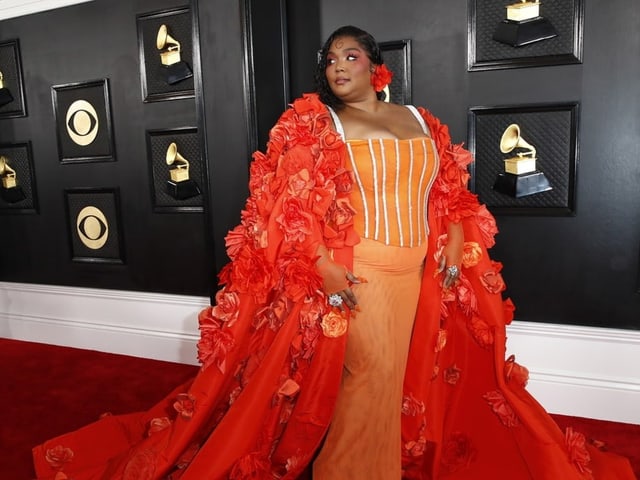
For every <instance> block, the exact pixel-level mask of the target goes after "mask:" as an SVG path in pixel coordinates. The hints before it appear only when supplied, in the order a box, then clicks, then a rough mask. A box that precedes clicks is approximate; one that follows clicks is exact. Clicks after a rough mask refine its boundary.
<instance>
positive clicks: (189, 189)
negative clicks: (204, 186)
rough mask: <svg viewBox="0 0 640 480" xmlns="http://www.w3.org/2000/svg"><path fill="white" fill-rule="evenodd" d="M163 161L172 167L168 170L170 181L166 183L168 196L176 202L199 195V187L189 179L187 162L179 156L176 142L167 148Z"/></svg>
mask: <svg viewBox="0 0 640 480" xmlns="http://www.w3.org/2000/svg"><path fill="white" fill-rule="evenodd" d="M165 161H166V163H167V165H173V167H174V168H172V169H170V170H169V177H170V180H168V181H167V193H168V194H169V195H171V196H172V197H173V198H175V199H176V200H185V199H187V198H191V197H195V196H196V195H200V187H198V184H197V183H196V182H194V181H193V180H191V179H190V178H189V160H187V159H186V158H184V157H183V156H182V155H180V152H178V145H177V144H176V142H171V144H170V145H169V147H168V148H167V153H166V156H165Z"/></svg>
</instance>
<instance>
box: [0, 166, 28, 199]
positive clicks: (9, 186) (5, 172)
mask: <svg viewBox="0 0 640 480" xmlns="http://www.w3.org/2000/svg"><path fill="white" fill-rule="evenodd" d="M0 177H1V178H2V188H1V189H0V196H1V197H2V199H3V200H4V201H5V202H7V203H16V202H20V201H22V200H24V199H25V198H27V195H26V194H25V193H24V190H23V189H22V187H21V186H20V185H18V177H17V174H16V171H15V170H14V169H13V168H11V166H10V165H9V159H8V158H7V157H5V156H4V155H0Z"/></svg>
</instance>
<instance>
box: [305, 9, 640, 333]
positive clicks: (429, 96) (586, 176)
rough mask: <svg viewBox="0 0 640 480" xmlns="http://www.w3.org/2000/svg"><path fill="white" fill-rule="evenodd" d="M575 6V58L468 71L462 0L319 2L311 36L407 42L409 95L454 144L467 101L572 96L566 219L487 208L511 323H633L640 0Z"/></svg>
mask: <svg viewBox="0 0 640 480" xmlns="http://www.w3.org/2000/svg"><path fill="white" fill-rule="evenodd" d="M584 3H585V15H584V45H583V47H584V56H583V63H582V64H579V65H561V66H553V67H536V68H519V69H509V70H496V71H480V72H468V71H467V2H466V1H465V0H455V1H451V0H430V1H429V2H424V1H420V0H398V1H397V2H395V3H394V4H393V6H391V5H390V4H389V3H388V2H384V1H381V0H367V1H365V0H352V1H349V2H343V1H341V0H320V5H321V16H320V19H321V34H322V37H323V38H324V37H326V36H328V35H329V34H330V33H331V32H332V31H333V30H334V29H335V28H337V27H339V26H341V25H344V24H354V25H357V26H360V27H361V28H364V29H365V30H368V31H370V32H371V33H372V34H373V35H374V36H375V37H376V39H377V40H378V41H391V40H399V39H411V40H412V57H413V58H412V66H413V79H412V80H413V84H412V85H413V103H415V104H418V105H423V106H426V107H427V108H429V109H430V110H431V111H432V112H433V113H435V114H436V115H438V116H439V117H440V118H441V119H442V120H443V121H444V122H445V123H447V124H449V126H450V128H451V133H452V137H453V139H454V141H456V142H462V141H466V140H467V112H468V109H469V108H471V107H476V106H497V105H521V104H535V103H549V102H552V103H555V102H566V101H577V102H579V103H580V119H579V138H578V141H579V163H578V170H577V172H578V173H577V196H576V200H577V202H576V203H577V204H576V214H575V216H572V217H549V216H513V215H498V216H497V221H498V227H499V229H500V234H499V235H498V236H497V245H496V246H495V247H494V248H493V249H492V255H493V257H494V258H496V259H497V260H500V261H501V262H503V263H504V270H503V275H504V277H505V280H506V281H507V284H508V285H509V291H508V294H509V295H510V296H511V297H512V298H513V300H514V302H515V304H516V307H517V311H516V319H518V320H526V321H536V322H551V323H562V324H581V325H594V326H602V327H620V328H628V329H639V328H640V294H639V293H638V292H639V289H640V284H639V282H640V273H639V267H640V262H639V257H640V187H639V185H640V162H639V161H638V158H639V157H640V155H639V154H640V146H639V140H640V138H639V137H640V135H639V133H640V129H639V125H638V119H639V118H640V84H639V83H638V78H640V62H638V61H637V59H638V58H640V31H638V28H637V27H638V19H639V18H640V5H638V3H637V2H635V1H634V0H613V1H610V2H597V1H596V2H594V1H585V2H584ZM478 4H479V5H481V4H482V2H478ZM320 41H321V39H319V42H320ZM310 53H312V52H310Z"/></svg>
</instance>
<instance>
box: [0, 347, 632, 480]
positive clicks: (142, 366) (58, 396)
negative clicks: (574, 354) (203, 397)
mask: <svg viewBox="0 0 640 480" xmlns="http://www.w3.org/2000/svg"><path fill="white" fill-rule="evenodd" d="M196 371H197V367H194V366H192V365H181V364H176V363H169V362H159V361H156V360H149V359H142V358H136V357H129V356H124V355H112V354H108V353H100V352H95V351H88V350H79V349H74V348H64V347H57V346H52V345H43V344H38V343H30V342H19V341H15V340H7V339H1V338H0V378H2V383H3V389H2V395H1V396H0V479H2V480H29V479H32V478H33V476H34V472H33V468H32V466H31V448H32V447H33V446H35V445H37V444H39V443H41V442H42V441H44V440H46V439H48V438H51V437H54V436H56V435H58V434H60V433H64V432H67V431H70V430H74V429H76V428H78V427H80V426H82V425H85V424H87V423H89V422H92V421H93V420H95V419H97V418H98V416H100V415H101V414H102V413H104V412H111V413H113V414H119V413H127V412H131V411H135V410H144V409H146V408H148V407H149V406H151V405H153V404H154V403H155V402H156V401H158V400H160V399H161V398H163V397H164V395H165V394H166V393H168V392H169V391H170V390H172V389H173V387H175V386H176V385H178V384H180V383H182V382H184V381H186V380H187V379H189V378H190V377H191V376H193V375H194V374H195V373H196ZM554 418H556V420H557V422H558V424H559V425H560V426H561V427H562V428H563V429H564V427H566V426H569V425H571V426H573V427H574V429H575V430H577V431H580V432H582V433H583V434H585V436H587V437H588V438H594V439H597V440H599V441H602V442H604V443H605V445H606V447H607V448H608V449H609V450H610V451H613V452H616V453H619V454H621V455H625V456H627V457H629V458H630V459H631V462H632V465H633V467H634V470H635V472H636V476H638V477H639V478H640V425H628V424H621V423H612V422H603V421H597V420H590V419H584V418H574V417H565V416H559V415H554Z"/></svg>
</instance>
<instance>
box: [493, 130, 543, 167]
mask: <svg viewBox="0 0 640 480" xmlns="http://www.w3.org/2000/svg"><path fill="white" fill-rule="evenodd" d="M516 148H523V149H525V150H528V152H527V153H520V154H518V156H521V157H522V156H525V155H529V156H531V157H533V158H534V159H535V157H536V149H535V147H534V146H533V145H531V144H530V143H529V142H527V141H526V140H525V139H524V138H522V137H521V136H520V126H519V125H517V124H515V123H512V124H511V125H509V126H508V127H507V128H506V130H505V131H504V133H503V134H502V138H501V139H500V151H501V152H502V153H510V152H511V151H512V150H514V149H516ZM534 170H535V168H534Z"/></svg>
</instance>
